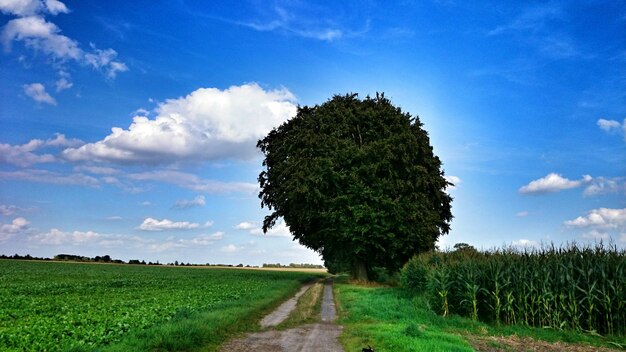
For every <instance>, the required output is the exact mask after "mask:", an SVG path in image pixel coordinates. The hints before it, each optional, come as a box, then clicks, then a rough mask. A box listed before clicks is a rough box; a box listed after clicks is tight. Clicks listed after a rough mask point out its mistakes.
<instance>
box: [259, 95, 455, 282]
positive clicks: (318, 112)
mask: <svg viewBox="0 0 626 352" xmlns="http://www.w3.org/2000/svg"><path fill="white" fill-rule="evenodd" d="M257 147H258V148H260V150H261V151H262V152H263V154H264V155H265V160H264V161H263V166H264V171H262V172H261V174H260V175H259V183H260V186H261V192H260V193H259V198H261V205H262V206H267V207H268V208H269V209H270V211H271V214H270V215H268V216H266V217H265V219H264V222H263V230H264V231H267V230H268V229H270V228H271V227H272V226H274V225H275V224H276V222H277V221H278V220H279V219H280V218H283V219H284V221H285V223H286V224H287V225H288V226H289V228H290V230H291V233H292V234H293V236H294V238H295V239H297V240H298V241H299V242H300V243H301V244H303V245H304V246H306V247H308V248H311V249H313V250H315V251H317V252H319V253H321V254H322V257H323V258H324V260H325V262H326V265H327V267H328V266H334V267H337V266H341V265H344V264H345V265H349V266H350V267H351V269H352V273H353V275H354V276H355V277H357V278H360V279H366V278H367V272H368V271H370V270H371V269H372V268H374V267H384V268H386V269H388V270H392V271H393V270H396V269H398V268H399V267H400V266H402V265H403V264H404V263H405V262H406V261H407V260H408V259H409V258H411V257H412V256H413V255H415V254H416V253H419V252H422V251H427V250H431V249H434V247H435V242H436V241H437V239H438V238H439V236H440V235H442V234H445V233H448V231H449V230H450V221H451V219H452V213H451V205H450V204H451V201H452V198H451V197H450V195H448V194H447V193H446V192H445V189H446V187H447V186H449V185H451V184H450V183H449V182H448V181H446V179H445V178H444V172H443V171H442V170H441V161H440V160H439V158H438V157H437V156H435V155H434V153H433V148H432V146H431V145H430V140H429V138H428V133H427V132H426V131H425V130H424V129H423V128H422V123H421V122H420V121H419V118H418V117H412V116H411V115H410V114H408V113H404V112H402V111H401V109H400V108H398V107H395V106H393V105H392V103H391V102H390V101H389V100H388V99H387V98H385V97H384V95H383V94H377V95H376V97H375V98H370V97H369V96H368V97H366V98H365V99H363V100H361V99H359V98H358V95H357V94H350V95H345V96H339V95H337V96H334V97H333V98H332V99H330V100H328V101H327V102H326V103H324V104H322V105H316V106H313V107H307V106H304V107H299V108H298V112H297V114H296V116H295V117H293V118H292V119H290V120H289V121H287V122H285V123H283V124H282V125H281V126H279V127H277V128H275V129H273V130H272V131H271V132H270V133H269V134H268V135H267V136H266V137H265V138H263V139H262V140H260V141H259V142H258V144H257Z"/></svg>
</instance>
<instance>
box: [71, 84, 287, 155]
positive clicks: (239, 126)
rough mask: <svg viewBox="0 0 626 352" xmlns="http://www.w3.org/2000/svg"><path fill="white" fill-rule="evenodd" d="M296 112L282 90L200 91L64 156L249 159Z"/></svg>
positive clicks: (244, 87)
mask: <svg viewBox="0 0 626 352" xmlns="http://www.w3.org/2000/svg"><path fill="white" fill-rule="evenodd" d="M296 110H297V107H296V104H295V96H294V95H293V94H292V93H291V92H290V91H288V90H287V89H285V88H282V89H277V90H264V89H263V88H261V87H260V86H259V85H258V84H256V83H251V84H244V85H242V86H232V87H230V88H228V89H225V90H219V89H216V88H200V89H198V90H196V91H194V92H192V93H191V94H189V95H187V96H185V97H181V98H178V99H169V100H166V101H165V102H164V103H161V104H160V105H159V106H158V108H157V109H156V113H157V116H156V117H155V118H154V119H150V118H148V117H146V116H139V115H138V116H135V117H134V118H133V122H132V123H131V124H130V126H129V127H128V129H123V128H120V127H113V128H112V133H111V134H110V135H108V136H106V137H105V138H104V139H102V140H100V141H98V142H95V143H89V144H85V145H83V146H81V147H80V148H68V149H66V150H65V151H63V155H64V157H65V158H67V159H69V160H72V161H80V160H96V161H111V162H117V163H127V164H128V163H139V164H165V163H176V162H181V161H183V162H185V161H203V160H218V159H224V158H236V159H249V158H251V157H254V156H255V155H257V154H256V148H255V143H256V141H257V140H258V139H259V138H261V137H262V136H264V135H265V134H267V132H269V131H270V130H271V129H272V128H273V127H275V126H278V125H279V124H281V123H282V122H284V121H286V120H287V119H289V118H290V117H292V116H294V115H295V113H296ZM164 140H166V141H168V143H163V141H164Z"/></svg>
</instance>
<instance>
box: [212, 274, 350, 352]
mask: <svg viewBox="0 0 626 352" xmlns="http://www.w3.org/2000/svg"><path fill="white" fill-rule="evenodd" d="M307 289H308V287H303V288H302V289H301V290H300V292H298V294H296V296H297V297H300V296H301V295H302V294H304V292H306V290H307ZM291 300H294V302H297V300H298V299H297V298H296V297H294V298H291V299H290V300H288V301H287V302H285V303H283V304H282V305H281V306H280V307H278V309H276V311H274V312H272V313H271V314H270V315H268V316H267V317H265V318H264V319H263V320H262V325H261V326H262V327H264V325H263V322H266V323H267V321H266V319H268V317H269V316H272V315H274V313H277V312H278V311H282V312H283V313H280V314H278V313H277V316H278V315H280V316H283V315H284V317H283V318H282V320H281V321H283V320H284V319H286V318H287V316H288V315H289V312H290V311H291V310H289V311H287V313H286V314H285V313H284V309H281V308H283V306H285V305H286V304H287V303H288V302H289V301H291ZM293 308H295V303H294V304H293V305H292V306H291V309H293ZM320 315H321V316H320V319H321V321H322V322H321V323H316V324H307V325H302V326H299V327H297V328H293V329H288V330H283V331H277V330H268V331H264V332H258V333H253V334H248V335H247V336H245V337H243V338H240V339H236V340H232V341H230V342H228V343H226V344H225V345H223V346H222V349H221V351H223V352H248V351H249V352H252V351H255V352H256V351H263V352H283V351H285V352H291V351H294V352H308V351H311V352H313V351H315V352H318V351H325V352H343V348H342V347H341V345H340V344H339V341H338V338H339V335H340V334H341V326H339V325H337V324H335V323H334V320H335V318H336V315H337V314H336V310H335V302H334V300H333V287H332V281H327V282H326V284H325V285H324V296H323V298H322V311H321V314H320ZM269 320H271V319H268V321H269ZM277 324H278V323H277ZM277 324H274V325H272V326H275V325H277Z"/></svg>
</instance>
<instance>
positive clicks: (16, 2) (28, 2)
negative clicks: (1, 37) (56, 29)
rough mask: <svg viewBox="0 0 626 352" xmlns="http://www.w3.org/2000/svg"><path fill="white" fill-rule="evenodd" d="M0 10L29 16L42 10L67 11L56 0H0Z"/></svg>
mask: <svg viewBox="0 0 626 352" xmlns="http://www.w3.org/2000/svg"><path fill="white" fill-rule="evenodd" d="M0 12H2V13H4V14H7V15H15V16H29V15H34V14H37V13H43V12H48V13H50V14H52V15H57V14H59V13H68V12H69V10H68V9H67V7H66V6H65V4H64V3H62V2H60V1H58V0H43V1H42V0H0Z"/></svg>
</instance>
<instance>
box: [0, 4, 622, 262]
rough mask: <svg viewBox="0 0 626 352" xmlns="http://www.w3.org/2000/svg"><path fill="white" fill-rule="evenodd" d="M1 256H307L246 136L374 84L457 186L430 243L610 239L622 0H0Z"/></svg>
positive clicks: (618, 202) (617, 180)
mask: <svg viewBox="0 0 626 352" xmlns="http://www.w3.org/2000/svg"><path fill="white" fill-rule="evenodd" d="M0 12H1V15H0V26H1V28H0V41H1V43H0V44H1V45H2V53H1V54H0V76H1V77H2V79H1V80H0V252H2V253H4V254H9V255H10V254H14V253H19V254H26V253H29V254H31V255H36V256H53V255H55V254H58V253H72V254H80V255H89V256H95V255H104V254H109V255H111V256H113V257H115V258H121V259H125V260H128V259H135V258H139V259H145V260H151V261H155V260H160V261H161V262H173V261H174V260H178V261H184V262H194V263H206V262H209V263H227V264H238V263H243V264H253V265H254V264H256V265H258V264H262V263H269V262H280V263H291V262H295V263H300V262H309V263H320V262H321V260H320V258H319V257H318V256H317V255H316V254H315V253H313V252H311V251H310V250H307V249H305V248H303V247H301V246H299V245H298V244H297V243H296V242H293V241H292V240H291V238H290V237H289V233H288V229H287V228H286V227H285V226H284V224H281V225H280V226H278V227H277V228H276V229H275V230H273V231H272V232H271V233H270V234H268V235H261V234H260V231H259V227H260V223H261V221H262V219H263V217H264V215H265V214H266V213H267V211H266V210H265V209H261V208H260V201H259V199H258V198H257V193H258V188H257V187H258V186H257V183H256V178H257V176H258V174H259V172H260V171H261V160H262V159H261V155H260V154H259V152H258V151H257V150H255V147H254V145H255V143H256V141H257V140H258V139H259V138H261V137H263V136H264V135H265V134H266V133H267V132H268V131H269V130H270V129H271V128H272V127H275V126H278V125H279V124H280V123H282V122H284V121H286V120H287V119H288V118H289V117H291V116H293V115H294V113H295V111H296V107H297V105H315V104H321V103H323V102H324V101H326V100H327V99H329V98H330V97H332V96H333V95H334V94H345V93H350V92H354V93H358V94H359V95H360V96H362V97H364V96H366V95H368V94H369V95H373V94H375V93H376V92H385V95H386V96H387V97H389V98H390V99H391V100H392V102H393V103H394V104H396V105H398V106H400V107H401V108H402V109H403V110H404V111H407V112H409V113H411V114H413V115H418V116H419V117H420V119H421V121H422V122H423V123H424V127H425V129H426V130H427V131H428V132H429V134H430V137H431V143H432V144H433V146H434V150H435V153H436V154H437V155H438V156H439V157H440V158H441V160H442V161H443V167H444V169H445V172H446V175H448V177H449V178H450V179H451V180H452V181H453V182H454V183H455V184H456V187H455V188H454V189H451V190H450V193H451V195H452V196H453V197H454V202H453V214H454V216H455V218H454V220H453V222H452V231H451V233H450V234H449V235H447V236H444V237H442V238H441V240H440V246H442V247H446V246H451V245H453V244H455V243H458V242H466V243H470V244H472V245H474V246H476V247H479V248H485V249H486V248H492V247H496V246H502V245H507V246H508V245H514V246H520V247H524V246H537V245H539V244H541V243H550V242H553V243H555V244H557V245H561V244H565V243H568V242H572V241H576V242H579V243H593V242H594V241H598V240H603V241H613V243H615V244H616V245H618V246H620V247H622V248H623V247H625V246H626V136H625V134H626V6H625V5H624V2H623V1H619V0H615V1H549V2H543V1H542V2H518V1H511V2H504V1H493V2H465V1H443V0H440V1H393V2H388V1H386V2H375V1H342V2H336V1H328V2H304V1H241V2H237V3H234V2H232V1H215V2H211V3H210V4H208V3H207V2H205V1H171V2H154V1H131V2H128V1H124V2H122V1H114V0H112V1H106V2H101V1H69V0H68V1H63V2H61V1H58V0H45V1H44V0H0Z"/></svg>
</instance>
